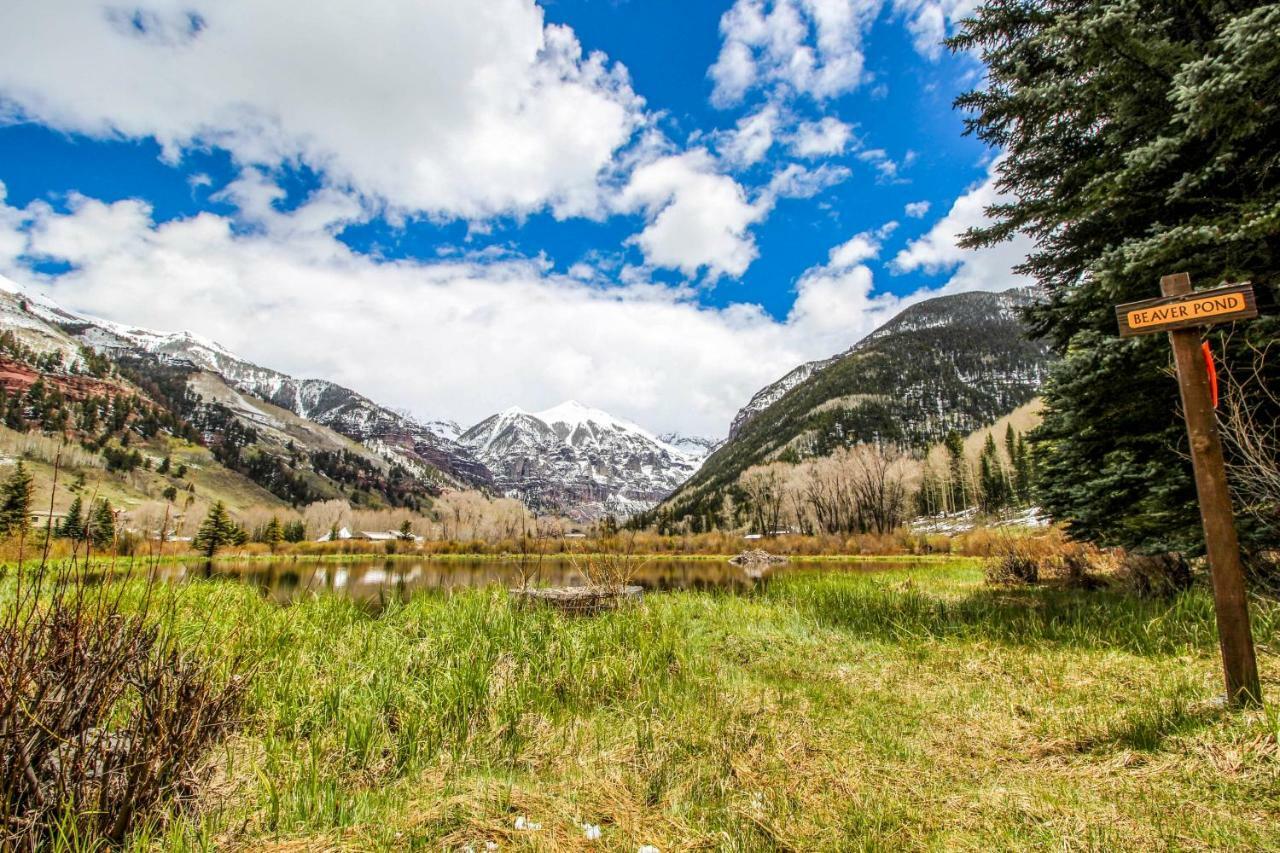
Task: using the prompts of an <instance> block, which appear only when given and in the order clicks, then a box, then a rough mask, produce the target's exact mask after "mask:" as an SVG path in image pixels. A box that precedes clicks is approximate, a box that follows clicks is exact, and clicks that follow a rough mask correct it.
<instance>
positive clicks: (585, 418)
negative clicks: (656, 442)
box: [533, 400, 644, 432]
mask: <svg viewBox="0 0 1280 853" xmlns="http://www.w3.org/2000/svg"><path fill="white" fill-rule="evenodd" d="M533 416H534V417H535V418H537V419H538V420H540V421H542V422H543V423H546V424H549V425H553V424H564V425H565V426H567V427H569V429H570V431H572V430H574V429H577V428H578V427H579V426H581V425H582V424H584V423H588V422H591V423H595V424H599V425H600V426H619V427H623V428H625V429H629V430H640V431H641V432H643V431H644V430H642V429H641V428H640V427H638V426H636V425H635V424H633V423H630V422H629V421H624V420H622V419H621V418H616V417H614V416H613V415H611V414H609V413H608V412H606V411H604V410H603V409H594V408H592V407H591V406H584V405H583V404H582V403H579V402H578V401H577V400H565V401H564V402H563V403H561V404H560V405H558V406H552V407H551V408H550V409H543V410H542V411H541V412H534V413H533Z"/></svg>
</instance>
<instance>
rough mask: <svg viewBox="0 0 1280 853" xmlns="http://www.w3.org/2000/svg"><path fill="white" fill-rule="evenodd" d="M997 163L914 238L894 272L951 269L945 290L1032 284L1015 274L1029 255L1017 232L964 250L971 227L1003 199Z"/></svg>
mask: <svg viewBox="0 0 1280 853" xmlns="http://www.w3.org/2000/svg"><path fill="white" fill-rule="evenodd" d="M999 162H1000V161H999V160H996V161H994V162H993V163H992V164H991V166H990V168H989V170H988V173H987V176H986V178H985V179H984V180H982V181H981V182H980V183H978V184H976V185H975V186H973V187H972V188H970V189H969V191H968V192H966V193H965V194H964V195H962V196H960V197H959V198H958V199H956V200H955V203H954V204H952V205H951V209H950V210H949V211H947V215H946V216H944V217H942V218H941V219H939V220H938V221H937V222H936V223H934V225H933V227H932V228H930V229H929V231H928V233H926V234H925V235H924V236H923V237H920V238H919V239H917V240H913V241H911V242H910V243H908V244H907V245H906V247H905V248H903V249H902V250H901V251H900V252H898V254H897V255H896V256H894V259H893V262H892V264H891V268H892V269H893V271H895V272H899V273H904V272H912V271H914V270H922V271H924V272H926V273H929V274H937V273H941V272H946V271H953V272H952V275H951V279H950V280H949V281H948V282H947V284H946V286H945V290H946V291H947V292H956V291H960V290H1007V289H1008V288H1010V287H1021V286H1026V285H1028V284H1030V283H1031V280H1030V279H1029V278H1027V277H1026V276H1021V275H1017V274H1016V273H1014V272H1013V267H1015V266H1017V265H1018V264H1021V263H1022V262H1023V261H1024V260H1025V259H1026V257H1027V253H1028V252H1029V251H1031V249H1032V247H1033V244H1032V241H1031V239H1030V238H1029V237H1027V236H1025V235H1022V234H1019V235H1017V236H1015V237H1014V238H1013V239H1011V240H1008V241H1006V242H1004V243H1000V244H999V245H996V246H991V247H988V248H985V249H978V250H972V249H964V248H961V246H960V237H961V235H963V234H964V232H966V231H967V230H969V229H970V228H973V227H975V226H979V225H983V224H985V223H986V222H988V218H987V215H986V209H987V208H988V207H989V206H991V205H992V204H995V203H997V202H1000V201H1004V200H1005V199H1004V197H1002V196H1001V195H1000V193H999V192H997V190H996V187H995V173H996V169H997V168H998V166H999Z"/></svg>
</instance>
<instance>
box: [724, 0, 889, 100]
mask: <svg viewBox="0 0 1280 853" xmlns="http://www.w3.org/2000/svg"><path fill="white" fill-rule="evenodd" d="M880 6H881V2H880V0H737V2H735V3H734V5H733V7H732V8H730V9H729V11H728V12H725V14H724V15H723V17H721V19H720V33H721V35H722V36H723V37H724V42H723V44H722V45H721V48H720V55H719V57H718V58H717V59H716V62H715V64H714V65H712V66H711V68H710V70H709V71H708V75H709V76H710V77H711V79H712V81H713V83H714V90H713V92H712V102H713V103H715V104H716V105H718V106H732V105H734V104H736V103H738V102H740V101H741V100H742V99H743V97H744V96H745V95H746V94H747V92H749V91H751V90H752V89H755V88H766V87H769V88H771V87H783V88H785V89H786V90H789V91H791V92H796V93H802V94H808V95H811V96H813V97H815V98H818V99H826V98H830V97H834V96H836V95H840V94H843V93H845V92H849V91H851V90H853V89H854V88H855V87H857V85H858V84H859V83H860V82H862V79H863V63H864V57H863V51H862V37H863V34H864V33H865V31H866V29H867V28H868V27H869V26H870V25H871V23H872V21H874V20H875V17H876V15H877V14H878V13H879V11H880Z"/></svg>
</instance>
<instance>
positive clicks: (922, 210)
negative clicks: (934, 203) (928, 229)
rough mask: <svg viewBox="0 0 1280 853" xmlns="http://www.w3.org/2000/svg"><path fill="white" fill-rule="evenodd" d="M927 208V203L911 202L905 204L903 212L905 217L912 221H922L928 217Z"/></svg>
mask: <svg viewBox="0 0 1280 853" xmlns="http://www.w3.org/2000/svg"><path fill="white" fill-rule="evenodd" d="M929 207H930V204H929V202H927V201H912V202H908V203H907V206H906V208H904V211H905V212H906V214H907V216H910V217H911V218H912V219H923V218H924V217H925V216H926V215H928V213H929Z"/></svg>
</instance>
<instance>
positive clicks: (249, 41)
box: [0, 0, 1025, 435]
mask: <svg viewBox="0 0 1280 853" xmlns="http://www.w3.org/2000/svg"><path fill="white" fill-rule="evenodd" d="M965 8H966V7H965V5H964V3H963V2H962V1H961V2H955V0H952V2H941V3H939V2H931V1H930V0H898V2H890V3H879V2H871V0H768V1H767V2H766V0H737V2H733V3H731V2H723V3H712V2H698V3H687V2H685V3H679V2H671V0H645V2H640V0H630V2H628V0H615V2H610V1H609V0H548V2H546V3H545V4H543V5H541V6H539V5H535V4H533V3H532V2H531V0H477V2H475V3H474V4H456V3H449V2H445V0H439V2H414V3H409V2H408V0H405V2H402V3H395V2H384V3H376V4H368V5H367V8H361V9H359V10H358V11H355V12H353V11H352V7H350V6H347V5H345V4H343V3H341V2H338V0H325V2H314V3H300V2H291V0H276V1H275V2H272V3H269V4H265V5H255V4H253V3H251V2H249V0H224V2H221V3H215V2H213V0H191V2H180V0H152V2H142V3H138V4H137V5H136V6H135V5H130V4H126V5H125V6H121V5H119V4H100V3H96V2H91V0H65V1H63V0H55V2H44V3H41V2H34V0H15V2H14V3H11V4H6V7H5V8H4V9H2V10H0V26H3V27H4V28H5V29H6V30H7V31H9V32H24V33H28V34H30V38H29V39H24V40H23V42H22V43H21V44H19V45H16V46H15V49H14V50H12V51H9V52H7V53H6V54H5V56H4V57H3V58H0V184H2V185H3V194H2V195H0V274H4V275H6V276H7V277H9V278H11V279H13V280H15V281H17V282H19V283H20V284H22V285H23V286H24V287H30V288H33V289H38V290H42V291H44V292H47V293H48V294H50V295H51V296H53V298H55V299H57V300H59V301H60V302H62V303H64V304H66V305H68V306H69V307H72V308H76V309H79V310H84V311H88V312H91V313H94V314H99V315H104V316H107V317H109V318H111V319H115V320H119V321H123V322H132V323H137V324H140V325H147V326H152V327H157V328H165V329H170V328H172V329H177V328H187V329H191V330H192V331H195V332H198V333H201V334H205V335H207V336H209V337H213V338H216V339H218V340H219V341H221V342H222V343H224V344H225V345H227V346H229V347H231V348H232V349H234V350H236V351H238V352H241V353H242V354H244V355H245V356H246V357H249V358H252V359H254V360H257V361H260V362H262V363H265V364H268V365H270V366H273V367H277V368H280V369H284V370H288V371H290V372H293V373H297V374H301V375H308V376H324V377H326V378H331V379H334V380H336V381H340V382H344V383H345V384H349V385H351V386H352V387H355V388H357V389H358V390H360V391H362V392H364V393H366V394H368V395H370V396H372V397H374V398H375V399H379V400H380V401H384V402H387V403H389V404H392V405H397V406H401V407H404V408H407V409H410V410H411V411H414V412H415V413H417V414H420V415H422V416H424V417H429V418H440V417H444V418H454V419H457V420H459V421H461V422H463V424H464V425H465V424H466V423H467V422H471V421H475V420H479V419H480V418H482V417H483V416H484V415H486V414H488V413H489V412H491V411H494V410H497V409H501V408H505V407H506V406H507V405H512V404H518V405H522V406H525V407H526V408H531V409H534V408H543V407H546V406H549V405H552V404H554V403H556V402H558V401H559V400H560V399H563V398H566V397H576V398H579V399H581V400H582V401H583V402H585V403H589V404H591V405H595V406H598V407H600V408H605V409H608V410H610V411H614V412H616V413H617V414H619V415H622V416H624V417H629V418H631V419H633V420H636V421H637V422H640V423H642V424H644V425H646V426H649V427H650V428H652V429H654V430H655V431H667V430H679V431H684V432H698V433H705V434H710V435H717V434H722V433H723V431H724V428H725V426H727V422H728V419H729V418H730V417H732V414H733V411H734V410H735V409H736V407H737V406H739V405H741V404H742V403H744V402H745V401H746V399H748V398H749V397H750V395H751V393H753V392H754V390H756V388H758V387H759V386H761V385H762V384H764V383H766V382H768V381H771V380H772V379H774V378H776V377H777V376H778V375H780V374H781V373H783V372H786V370H788V369H790V368H791V367H793V366H795V364H797V363H799V362H800V361H803V360H807V359H810V358H819V357H824V356H826V355H829V354H831V353H832V352H837V351H840V350H843V349H845V348H847V347H848V346H849V345H851V344H852V343H854V342H856V340H858V339H859V338H860V337H861V336H862V335H865V334H866V333H867V332H868V331H870V330H871V329H873V328H874V327H875V326H876V325H878V324H879V323H880V322H883V321H884V320H886V319H888V318H889V317H890V316H892V314H893V313H895V312H896V311H897V310H900V309H901V307H903V306H904V305H906V304H908V303H909V302H911V301H914V300H917V299H920V298H926V297H927V296H930V295H934V294H935V293H937V292H949V291H954V290H962V289H972V288H975V287H981V288H988V289H1002V288H1004V287H1008V286H1011V285H1013V284H1015V283H1018V282H1017V278H1016V277H1014V276H1013V275H1012V274H1011V273H1010V271H1009V267H1010V266H1011V265H1012V264H1013V263H1015V262H1016V261H1017V260H1018V259H1019V257H1020V253H1021V252H1025V247H1022V246H1019V245H1014V246H1010V247H1007V248H1000V249H995V250H984V251H983V252H976V253H975V252H965V251H963V250H960V249H958V247H956V245H955V237H956V234H957V233H958V232H959V231H960V230H962V229H963V228H965V227H968V226H971V225H973V224H976V223H977V222H979V221H981V216H982V207H983V206H984V205H985V204H988V203H990V202H991V201H992V200H994V199H995V192H994V189H993V187H992V185H991V180H990V174H991V164H992V159H993V157H994V155H995V152H990V151H987V150H985V149H984V148H983V147H982V146H981V144H980V143H978V142H977V141H975V140H973V139H971V138H967V137H964V136H963V135H962V133H961V131H962V122H961V116H960V115H958V114H957V113H956V112H955V111H954V110H953V109H952V107H951V103H952V100H953V98H954V97H955V95H956V94H957V93H958V92H959V91H962V90H963V89H964V88H966V87H968V86H971V85H973V84H974V83H975V82H976V81H977V80H979V79H980V78H979V71H980V68H979V67H978V65H977V63H976V62H975V61H974V60H973V59H972V58H970V57H966V56H958V57H957V56H951V55H949V54H947V53H946V52H945V51H944V50H941V49H940V48H939V47H938V40H939V38H940V37H941V35H942V34H943V33H945V32H949V31H953V30H954V26H955V24H956V21H957V20H958V19H959V17H961V16H962V15H963V14H964V12H965Z"/></svg>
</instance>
